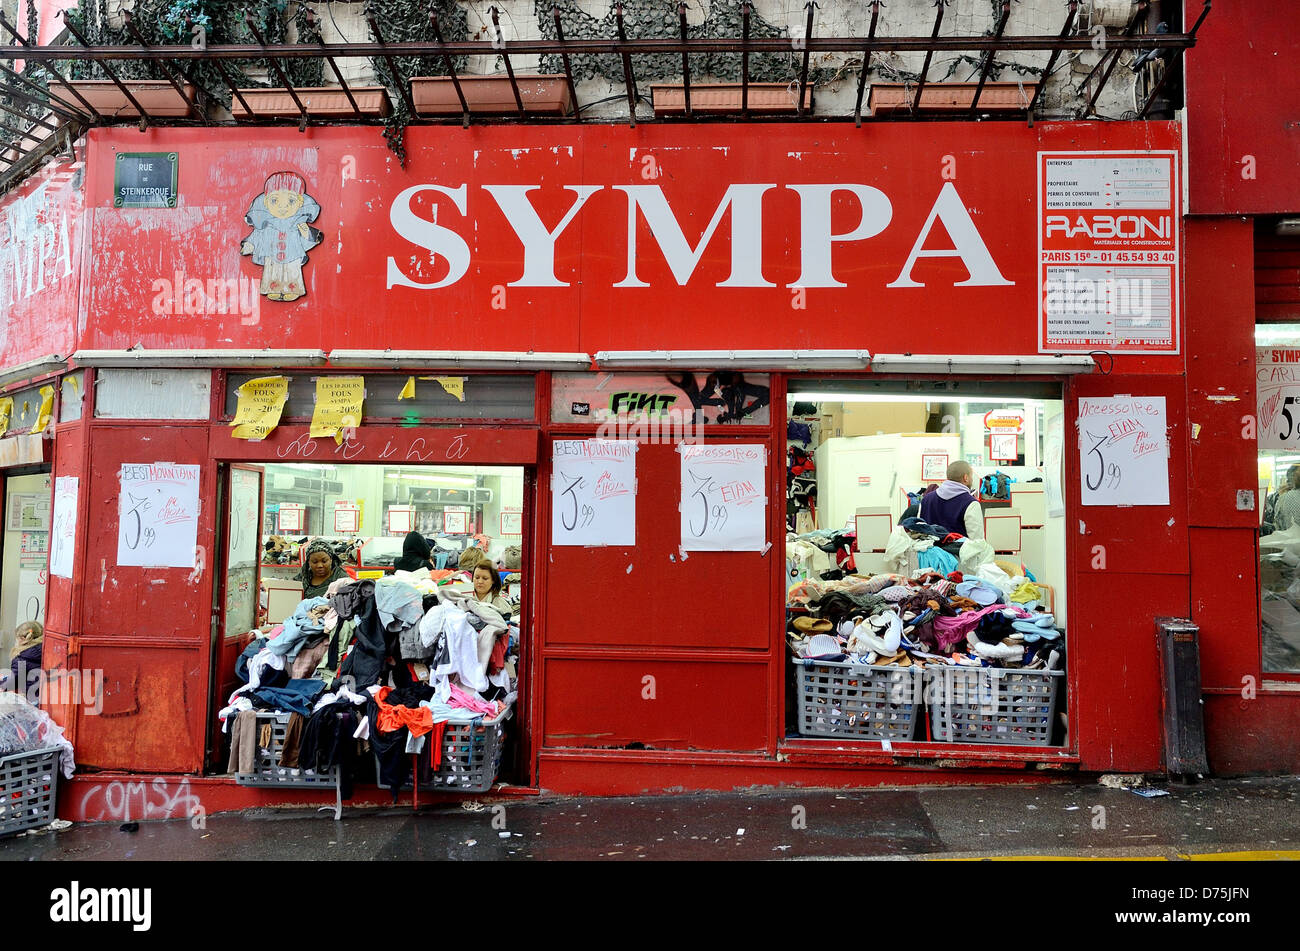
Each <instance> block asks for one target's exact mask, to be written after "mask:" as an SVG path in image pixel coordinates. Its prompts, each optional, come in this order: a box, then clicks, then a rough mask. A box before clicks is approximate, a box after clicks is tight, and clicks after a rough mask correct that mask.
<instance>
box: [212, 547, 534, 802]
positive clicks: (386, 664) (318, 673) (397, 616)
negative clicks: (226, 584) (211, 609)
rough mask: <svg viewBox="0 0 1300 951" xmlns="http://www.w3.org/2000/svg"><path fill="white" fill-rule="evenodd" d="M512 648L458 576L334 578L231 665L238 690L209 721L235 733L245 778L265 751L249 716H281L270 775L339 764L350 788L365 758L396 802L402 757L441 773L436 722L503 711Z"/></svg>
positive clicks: (235, 768)
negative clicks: (275, 769) (282, 730)
mask: <svg viewBox="0 0 1300 951" xmlns="http://www.w3.org/2000/svg"><path fill="white" fill-rule="evenodd" d="M518 644H519V627H518V623H517V622H516V621H515V619H513V618H512V617H511V616H510V612H509V611H505V612H503V611H502V610H501V609H500V605H499V604H498V606H493V604H492V603H491V602H483V601H479V600H478V599H477V598H475V597H474V594H473V588H472V580H471V577H470V576H468V575H467V574H465V573H456V575H454V576H452V577H449V578H446V579H443V580H442V582H439V581H435V580H434V579H433V578H431V577H430V575H429V572H428V570H427V569H421V570H420V571H418V572H404V571H399V572H397V573H396V574H395V575H393V576H390V577H385V578H380V579H375V580H370V579H363V580H353V579H350V578H346V579H340V580H339V581H336V582H334V583H333V584H331V585H330V587H329V589H328V592H327V597H321V598H309V599H307V600H304V601H302V602H301V603H300V604H299V605H298V608H297V610H296V611H295V612H294V614H293V616H292V617H290V618H289V619H288V620H286V621H285V623H284V624H283V625H282V627H281V628H280V629H278V630H273V631H272V632H271V634H270V636H269V637H267V638H257V639H255V640H253V641H252V642H251V643H250V644H249V646H248V647H247V649H245V651H244V653H243V654H242V655H241V657H240V662H239V663H238V664H237V666H236V673H237V674H238V676H239V677H240V679H242V680H244V681H245V683H244V685H243V686H241V687H240V688H238V689H237V690H236V691H235V692H234V693H233V694H232V695H231V697H230V699H229V701H228V704H227V706H226V707H225V708H224V709H223V710H221V711H220V713H219V714H218V716H219V717H220V718H221V720H222V722H223V729H227V730H228V729H229V728H230V726H231V723H232V722H234V723H235V724H236V728H235V730H234V736H233V738H232V743H231V755H230V771H231V772H245V773H246V772H252V771H254V764H255V762H256V761H257V754H258V751H265V750H267V749H268V748H269V745H270V739H271V738H270V736H268V735H262V730H261V729H259V727H258V721H257V717H256V714H257V711H259V710H269V711H275V712H280V713H284V712H288V713H290V714H292V715H291V716H290V719H289V724H288V727H287V729H286V734H285V740H284V743H283V746H282V748H281V756H280V760H279V766H281V767H288V768H302V769H312V770H328V769H330V768H331V767H333V766H342V767H344V775H345V776H346V777H348V778H349V780H350V778H351V776H352V775H353V774H354V773H356V771H357V769H358V768H360V767H363V766H364V765H365V763H366V762H367V761H368V757H367V756H366V755H365V754H367V753H368V752H369V751H370V750H373V751H374V753H375V754H376V756H377V757H378V760H379V774H380V780H381V784H382V785H384V786H386V787H388V788H390V789H391V790H392V791H393V798H394V800H396V798H397V795H398V793H399V792H400V791H401V789H402V788H403V787H404V786H405V785H406V784H407V782H408V781H409V777H410V766H411V763H410V760H411V756H410V755H408V754H415V756H416V759H417V763H418V764H425V763H427V765H428V767H429V768H431V769H434V770H437V769H438V768H439V767H440V766H443V765H444V764H443V763H442V762H441V755H442V742H441V740H442V730H443V725H444V724H446V723H449V722H452V723H477V722H481V721H483V720H484V719H485V718H486V719H487V720H490V721H495V720H497V719H498V718H500V717H502V716H504V715H505V714H507V713H508V711H509V709H510V707H511V705H512V704H513V703H514V701H515V698H516V695H517V694H516V684H517V677H516V672H515V658H516V654H517V650H518ZM263 741H266V742H263ZM426 741H427V742H426ZM369 761H370V762H373V760H369ZM350 794H351V793H350V787H349V784H345V788H344V795H345V796H347V795H350Z"/></svg>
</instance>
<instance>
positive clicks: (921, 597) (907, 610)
mask: <svg viewBox="0 0 1300 951" xmlns="http://www.w3.org/2000/svg"><path fill="white" fill-rule="evenodd" d="M990 568H991V569H992V570H989V569H990ZM995 572H996V573H995ZM998 576H1001V577H998ZM787 603H788V604H789V605H791V609H790V610H789V611H788V612H787V613H788V615H789V616H790V621H789V625H788V626H789V637H788V644H789V648H790V651H791V652H792V653H793V654H794V656H796V657H799V658H802V659H804V660H805V661H810V662H811V661H822V662H825V661H835V662H848V663H853V664H866V665H875V666H890V665H895V664H896V665H898V666H900V667H910V666H913V665H917V666H921V667H925V666H928V665H934V664H947V665H957V666H963V667H1005V668H1016V669H1026V670H1044V669H1046V670H1058V669H1062V665H1063V663H1064V657H1065V653H1064V651H1065V640H1064V638H1063V637H1062V636H1061V631H1060V629H1059V628H1058V627H1057V626H1056V619H1055V617H1053V615H1052V614H1050V613H1049V612H1048V611H1047V610H1046V609H1045V606H1044V604H1043V592H1042V591H1041V590H1040V589H1039V587H1038V585H1037V584H1036V583H1035V582H1034V581H1033V580H1032V579H1030V578H1028V577H1026V576H1024V575H1016V576H1014V577H1011V576H1008V575H1007V574H1006V573H1005V572H1003V571H1002V570H1001V569H1000V568H997V567H996V566H982V567H981V575H980V576H976V577H969V578H967V577H964V576H963V574H962V573H961V572H959V571H953V572H949V573H947V574H943V573H940V572H937V571H933V570H929V569H924V568H922V569H918V570H916V571H915V572H913V573H912V575H911V576H910V577H908V576H904V575H900V574H880V575H873V576H872V577H870V578H859V577H853V578H846V579H843V580H840V581H829V582H825V581H824V582H814V581H804V582H801V583H800V584H796V585H794V586H792V587H791V588H790V589H789V592H788V594H787Z"/></svg>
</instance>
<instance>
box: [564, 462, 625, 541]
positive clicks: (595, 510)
mask: <svg viewBox="0 0 1300 951" xmlns="http://www.w3.org/2000/svg"><path fill="white" fill-rule="evenodd" d="M551 460H552V464H553V468H552V475H551V544H553V545H619V546H629V545H635V544H636V443H634V442H631V441H628V440H620V439H557V440H556V441H555V443H554V446H553V448H552V451H551Z"/></svg>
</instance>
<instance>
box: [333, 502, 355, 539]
mask: <svg viewBox="0 0 1300 951" xmlns="http://www.w3.org/2000/svg"><path fill="white" fill-rule="evenodd" d="M359 531H361V506H360V505H358V504H357V503H356V502H353V501H350V500H347V499H338V500H336V501H335V502H334V534H336V535H354V534H356V533H357V532H359Z"/></svg>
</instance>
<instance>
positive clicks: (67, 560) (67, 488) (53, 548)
mask: <svg viewBox="0 0 1300 951" xmlns="http://www.w3.org/2000/svg"><path fill="white" fill-rule="evenodd" d="M76 534H77V477H76V476H59V477H58V478H56V479H55V480H54V532H53V534H52V535H51V536H50V574H53V575H58V576H59V577H60V578H71V577H72V553H73V542H74V540H75V538H76Z"/></svg>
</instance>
